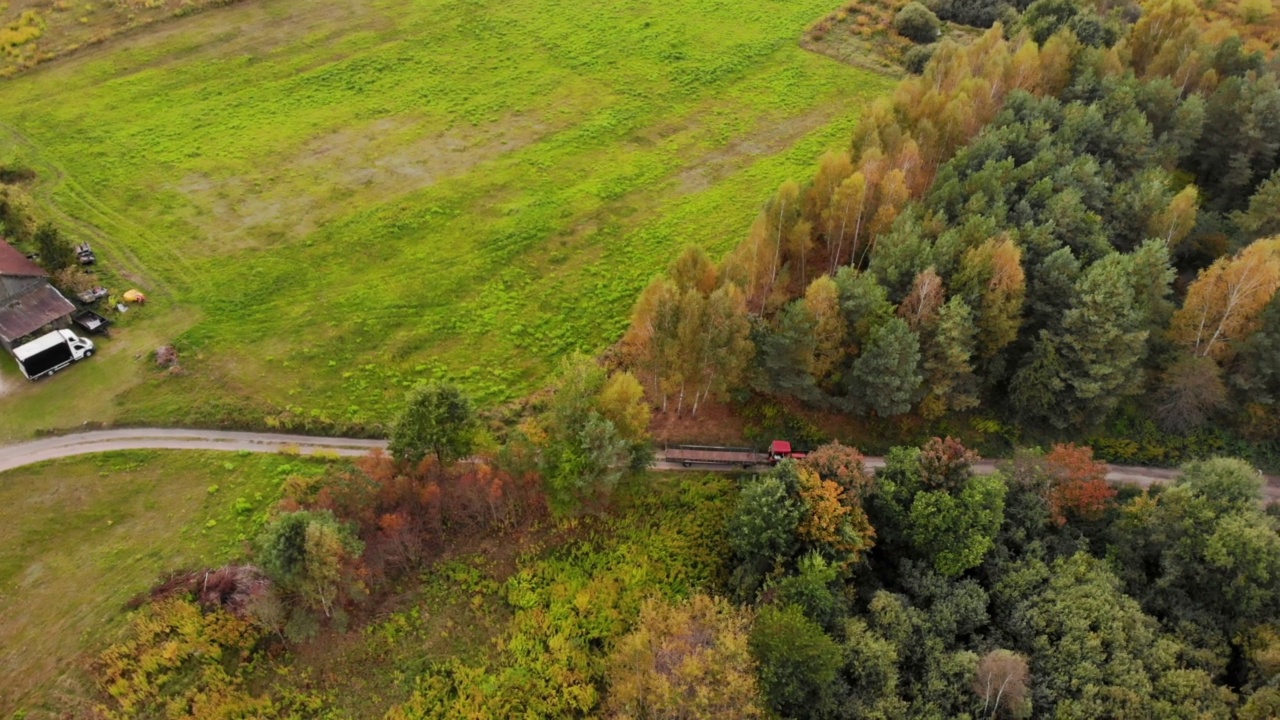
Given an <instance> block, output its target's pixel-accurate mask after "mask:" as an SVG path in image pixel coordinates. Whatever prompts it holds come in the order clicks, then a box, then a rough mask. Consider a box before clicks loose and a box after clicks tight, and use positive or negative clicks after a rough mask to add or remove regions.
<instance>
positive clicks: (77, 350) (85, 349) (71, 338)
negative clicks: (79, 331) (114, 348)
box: [58, 330, 96, 360]
mask: <svg viewBox="0 0 1280 720" xmlns="http://www.w3.org/2000/svg"><path fill="white" fill-rule="evenodd" d="M58 332H59V333H61V334H62V336H63V337H64V338H66V340H67V345H68V346H69V347H70V348H71V355H72V356H73V357H74V358H75V359H76V360H83V359H85V358H87V357H89V356H90V355H92V354H93V351H94V350H95V349H96V348H95V346H94V344H93V341H92V340H90V339H89V338H84V337H80V336H79V335H76V334H75V333H73V332H71V331H70V330H59V331H58Z"/></svg>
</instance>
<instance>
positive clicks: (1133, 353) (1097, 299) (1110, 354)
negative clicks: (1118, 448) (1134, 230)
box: [1060, 254, 1147, 425]
mask: <svg viewBox="0 0 1280 720" xmlns="http://www.w3.org/2000/svg"><path fill="white" fill-rule="evenodd" d="M1132 266H1133V265H1132V263H1131V262H1130V261H1129V259H1128V258H1127V257H1125V256H1123V255H1120V254H1114V255H1111V256H1108V257H1106V258H1104V259H1102V260H1099V261H1098V262H1096V263H1094V264H1093V265H1092V266H1091V267H1090V268H1089V269H1088V270H1086V271H1085V273H1084V275H1082V276H1081V277H1080V281H1079V282H1078V283H1076V293H1077V297H1078V299H1077V302H1076V305H1075V307H1073V308H1071V309H1070V310H1068V311H1067V312H1066V313H1065V315H1064V316H1063V321H1062V337H1061V341H1060V347H1061V351H1062V357H1063V360H1064V365H1065V370H1066V372H1065V374H1064V376H1063V379H1064V381H1065V382H1066V384H1067V389H1068V390H1069V392H1070V407H1071V420H1072V422H1074V423H1077V424H1079V425H1090V424H1093V423H1096V422H1098V421H1100V420H1101V419H1102V418H1103V417H1105V416H1106V414H1107V413H1109V412H1110V411H1111V410H1112V409H1113V408H1114V407H1115V406H1116V404H1117V403H1118V401H1119V398H1120V396H1122V395H1126V394H1134V393H1138V392H1141V390H1142V388H1141V385H1140V380H1141V371H1142V368H1141V366H1140V365H1139V363H1140V361H1141V360H1142V359H1143V357H1144V356H1145V355H1146V340H1147V331H1146V330H1143V329H1142V326H1143V317H1142V315H1141V313H1140V312H1139V309H1138V307H1137V306H1136V303H1135V301H1134V293H1133V287H1132V285H1130V284H1129V280H1130V274H1131V269H1132Z"/></svg>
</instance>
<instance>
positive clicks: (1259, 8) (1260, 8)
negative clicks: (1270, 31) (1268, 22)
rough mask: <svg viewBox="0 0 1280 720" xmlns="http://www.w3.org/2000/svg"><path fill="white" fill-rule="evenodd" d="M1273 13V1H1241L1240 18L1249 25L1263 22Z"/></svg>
mask: <svg viewBox="0 0 1280 720" xmlns="http://www.w3.org/2000/svg"><path fill="white" fill-rule="evenodd" d="M1272 12H1273V8H1272V6H1271V0H1240V18H1241V19H1242V20H1244V21H1245V23H1246V24H1248V25H1253V24H1255V23H1259V22H1262V21H1263V20H1265V19H1267V18H1268V17H1270V16H1271V13H1272Z"/></svg>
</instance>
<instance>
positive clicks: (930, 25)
mask: <svg viewBox="0 0 1280 720" xmlns="http://www.w3.org/2000/svg"><path fill="white" fill-rule="evenodd" d="M941 28H942V23H941V22H939V20H938V16H937V15H934V14H933V11H932V10H930V9H929V8H927V7H925V6H924V5H921V4H920V3H919V2H915V0H912V2H909V3H907V4H906V5H905V6H904V7H903V8H902V9H901V10H899V11H898V14H897V15H895V16H894V18H893V29H894V30H897V31H898V34H899V35H901V36H902V37H905V38H907V39H908V40H911V41H912V42H917V43H931V42H933V41H934V40H937V39H938V33H939V31H940V30H941Z"/></svg>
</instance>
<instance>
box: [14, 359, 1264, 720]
mask: <svg viewBox="0 0 1280 720" xmlns="http://www.w3.org/2000/svg"><path fill="white" fill-rule="evenodd" d="M633 383H635V381H634V380H633V379H630V377H629V376H628V375H626V374H625V373H615V374H612V375H610V374H608V373H606V372H605V371H603V370H601V369H599V368H596V367H595V366H594V365H593V364H592V363H590V361H587V360H585V359H581V360H572V361H570V362H569V363H568V364H566V366H565V367H564V368H563V370H562V373H561V379H560V381H559V382H558V383H557V385H556V390H555V392H554V393H553V394H552V395H551V396H550V397H548V398H545V400H544V401H543V402H542V403H541V404H540V406H539V408H538V411H537V412H536V413H535V414H534V415H532V416H531V417H530V418H529V419H528V420H527V422H526V423H525V425H524V426H523V428H522V432H521V433H520V434H519V435H517V436H514V437H512V439H511V441H510V442H509V443H507V444H504V445H501V446H497V447H491V448H489V449H487V450H477V447H478V445H477V444H476V443H477V441H478V440H480V439H481V438H479V437H478V436H477V435H476V434H475V432H476V430H475V428H474V425H473V424H472V419H471V417H470V414H469V413H468V412H467V411H466V409H465V408H462V409H459V408H461V407H462V406H460V405H459V404H458V403H457V397H458V396H457V394H456V388H452V387H446V386H434V387H431V388H427V389H424V390H420V391H417V392H415V393H414V394H413V395H412V397H411V399H410V403H409V406H408V409H406V411H405V412H404V413H403V415H402V417H401V422H400V423H398V424H397V434H396V436H395V440H396V454H395V455H394V456H390V455H386V454H384V453H382V452H380V451H377V452H374V453H372V454H370V455H368V456H366V457H364V458H362V459H360V460H358V461H356V462H355V463H354V464H348V463H333V464H329V465H325V464H323V463H301V462H300V461H297V460H291V459H289V458H267V459H265V460H263V461H262V462H263V466H262V467H261V468H259V472H260V473H261V474H260V476H259V477H260V478H261V482H262V484H261V485H248V486H247V485H242V484H236V485H232V486H231V487H230V489H231V490H232V491H233V492H236V493H242V492H247V491H249V490H250V489H252V488H253V487H263V488H264V493H265V494H266V495H267V497H268V498H269V502H270V509H269V510H268V511H267V512H266V513H263V514H261V515H260V514H258V512H257V511H256V510H254V511H253V513H252V518H253V520H252V522H251V525H252V532H246V531H247V530H248V529H249V528H248V527H247V526H244V525H240V526H237V527H236V529H235V532H236V533H237V534H236V535H235V537H236V540H237V541H243V542H242V544H240V545H239V550H238V551H237V552H232V553H224V552H222V551H221V549H220V546H219V545H217V544H215V545H214V546H213V549H212V551H210V552H209V555H208V557H209V558H210V559H211V560H212V564H209V565H207V566H205V565H194V566H193V565H190V564H188V565H185V566H183V567H182V569H181V571H179V572H172V573H169V574H166V575H164V576H163V577H162V578H161V581H159V582H157V583H156V584H154V585H153V586H152V587H151V589H150V591H149V592H147V593H144V594H142V595H139V596H138V598H139V601H138V604H137V611H136V612H135V613H133V614H131V615H130V616H129V617H128V626H127V628H126V629H125V630H124V631H123V632H122V633H120V634H119V635H117V636H115V637H114V638H107V639H98V640H97V641H96V642H85V641H84V640H83V639H81V641H80V647H81V648H82V649H83V650H84V651H85V652H86V653H87V654H86V655H85V656H83V659H82V661H81V665H80V667H82V668H84V669H83V675H82V678H83V681H84V682H83V684H81V685H79V686H78V687H77V688H75V689H76V691H77V694H68V695H62V696H58V695H54V696H52V697H51V699H50V700H48V701H47V702H46V704H45V705H44V706H41V707H33V706H31V705H28V706H27V707H26V708H24V710H23V711H22V712H25V713H27V714H26V716H27V717H44V716H46V715H44V714H43V713H44V712H45V709H46V708H48V709H52V708H59V709H61V708H66V707H70V706H69V705H68V703H69V702H72V701H74V702H75V703H78V707H81V708H84V709H85V711H89V709H90V708H92V712H93V713H95V714H96V715H97V716H100V717H108V718H112V717H119V718H125V717H129V718H134V717H157V718H159V717H167V718H184V717H200V718H205V717H227V718H236V717H254V718H272V717H276V718H308V717H369V718H372V717H385V718H388V719H389V720H408V719H419V718H440V719H442V720H443V719H444V718H454V717H460V716H467V717H476V718H505V717H512V716H535V717H598V716H606V717H648V716H653V715H655V714H662V715H668V716H669V715H674V716H680V717H696V718H721V717H731V718H765V717H785V718H801V719H808V718H851V719H852V718H866V717H880V718H978V717H983V718H990V717H1010V718H1096V717H1100V716H1108V715H1112V714H1115V713H1117V712H1119V713H1121V714H1123V715H1125V716H1128V715H1134V716H1140V717H1187V718H1200V717H1240V718H1265V717H1270V715H1271V714H1272V713H1273V712H1274V709H1275V707H1276V704H1277V702H1278V701H1280V698H1278V697H1277V695H1276V693H1275V690H1274V682H1275V679H1276V677H1277V672H1278V671H1280V667H1277V665H1276V663H1275V662H1274V656H1275V653H1276V644H1277V642H1280V628H1278V627H1277V626H1276V625H1275V618H1276V617H1277V614H1278V613H1280V534H1277V529H1278V524H1280V523H1278V521H1277V517H1276V513H1275V506H1272V507H1271V508H1264V506H1263V504H1262V494H1261V491H1262V477H1261V476H1260V475H1259V473H1258V472H1257V470H1255V469H1254V468H1252V467H1250V466H1249V465H1248V464H1247V463H1245V462H1243V461H1240V460H1235V459H1230V458H1216V459H1213V460H1209V461H1204V462H1196V463H1190V464H1188V465H1186V466H1184V467H1183V468H1182V470H1181V473H1180V475H1179V476H1178V477H1177V478H1175V479H1174V480H1173V481H1172V482H1171V484H1170V486H1168V487H1162V486H1156V487H1154V488H1152V489H1150V490H1139V489H1137V488H1128V487H1121V488H1117V487H1113V486H1111V485H1109V484H1108V483H1107V482H1106V480H1105V473H1106V468H1105V466H1104V465H1102V464H1101V463H1099V462H1098V461H1097V460H1096V459H1095V458H1094V457H1093V454H1092V451H1091V450H1090V449H1089V448H1087V447H1079V446H1074V445H1057V446H1054V447H1052V448H1051V449H1049V450H1048V451H1043V450H1037V449H1032V450H1026V451H1021V452H1019V453H1018V454H1017V455H1015V456H1014V457H1013V458H1012V459H1010V460H1008V461H1005V462H1003V463H1001V465H1000V466H999V469H998V471H997V472H995V473H994V474H988V475H978V474H975V473H974V471H973V467H972V464H973V462H974V461H975V460H976V455H975V454H974V453H972V452H971V451H969V450H968V449H967V448H965V447H964V446H963V445H962V444H961V443H960V442H958V441H957V440H955V439H953V438H933V439H931V440H929V441H927V442H925V443H924V444H923V445H922V446H921V447H897V448H894V449H893V450H892V451H891V452H890V453H889V456H888V458H887V466H886V467H885V468H883V469H882V470H879V471H877V472H874V473H873V472H871V471H870V470H868V469H867V468H866V467H865V465H864V462H863V456H862V454H861V453H860V452H859V451H858V450H857V449H855V448H852V447H848V446H844V445H841V444H839V443H830V444H827V445H824V446H822V447H819V448H817V449H816V450H815V451H814V452H812V453H810V454H809V455H807V456H806V457H805V458H803V459H801V460H799V461H795V460H785V461H783V462H781V463H780V464H778V465H777V466H776V467H774V468H773V469H771V470H770V471H768V472H767V473H763V474H758V475H754V474H745V475H741V476H733V475H728V474H700V473H689V472H673V473H654V472H645V471H643V470H637V469H635V468H636V465H635V463H634V462H633V459H632V458H631V457H629V456H628V454H627V453H626V452H621V450H622V449H623V448H625V447H626V444H625V442H622V441H626V440H628V439H631V440H632V441H633V442H635V443H636V444H638V443H639V442H640V441H642V440H643V439H644V438H643V437H638V438H632V437H630V436H629V435H628V431H627V430H625V428H626V427H627V424H628V420H629V419H638V418H639V417H640V416H641V415H642V414H643V413H644V412H645V410H646V408H645V406H644V403H643V400H642V399H640V395H639V388H638V386H637V387H635V389H634V392H632V391H620V390H619V388H626V387H629V386H631V385H632V384H633ZM620 397H621V398H629V399H627V400H625V401H622V402H619V398H620ZM464 404H465V403H464ZM424 418H435V419H436V420H435V421H434V422H424V421H423V419H424ZM587 428H592V429H591V430H585V429H587ZM575 429H576V430H578V431H577V432H574V431H575ZM610 439H615V440H617V441H618V442H611V440H610ZM481 444H483V443H481ZM611 448H617V449H616V450H614V449H611ZM467 449H469V450H470V451H471V453H472V454H471V455H469V456H466V457H465V458H463V459H461V460H456V459H454V458H458V457H461V456H462V453H463V452H464V451H465V450H467ZM164 457H165V456H158V455H147V456H112V457H111V458H108V459H106V460H105V461H104V460H98V461H93V460H89V461H80V462H81V463H82V465H84V466H87V467H90V468H92V467H95V466H94V465H93V464H92V463H94V462H98V463H102V462H111V461H112V459H114V461H115V462H119V461H120V460H121V459H125V460H127V459H129V458H134V459H135V461H136V462H137V466H135V468H134V469H138V468H139V467H140V468H141V469H144V470H145V469H146V468H147V467H148V464H151V466H152V468H153V469H161V468H163V469H172V470H186V471H188V472H189V473H190V476H191V477H202V478H203V477H207V476H208V475H209V474H210V473H217V472H218V469H217V468H216V467H212V466H210V465H209V464H208V462H207V460H205V461H202V462H198V463H196V464H195V465H192V466H188V467H182V466H179V465H176V464H173V463H172V461H170V460H166V459H164ZM196 457H197V458H200V457H201V456H196ZM441 457H443V458H445V461H444V462H443V463H442V462H441V461H440V458H441ZM158 461H162V462H158ZM52 467H56V466H45V467H44V468H40V469H37V471H36V472H34V473H31V475H33V476H34V477H35V478H36V479H37V482H38V481H40V480H47V478H48V477H49V474H48V473H47V472H45V473H44V474H41V473H40V472H39V471H40V470H45V471H47V470H49V469H51V468H52ZM68 469H69V470H72V471H73V472H74V471H75V470H76V468H68ZM80 469H81V470H83V467H82V468H80ZM570 469H572V473H571V474H570V473H569V472H568V471H569V470H570ZM10 475H11V476H12V474H10ZM566 475H570V476H571V477H573V478H576V481H575V482H572V483H566V482H564V480H563V478H564V477H566ZM281 478H283V480H282V479H281ZM5 479H9V478H5ZM213 487H214V486H211V487H210V488H209V489H208V490H206V491H205V493H206V494H210V495H212V494H214V492H213ZM26 492H27V493H30V492H31V488H28V489H27V491H26ZM221 492H223V490H222V489H221V488H219V490H218V491H217V493H218V494H220V493H221ZM206 504H207V502H206ZM237 504H239V501H237ZM212 510H213V513H214V514H217V513H218V512H219V511H218V510H217V509H216V508H213V509H212ZM201 518H202V516H200V515H197V519H201ZM205 525H206V527H208V528H215V527H218V526H217V525H215V524H211V523H209V522H207V521H206V523H205ZM223 537H224V538H225V537H229V534H228V535H226V536H223ZM190 560H191V558H183V559H182V560H180V561H187V562H189V561H190ZM171 561H172V560H171ZM132 570H133V568H125V569H124V570H123V571H124V572H131V571H132ZM152 577H154V575H153V576H152ZM112 580H114V578H101V579H100V580H97V581H93V582H91V583H90V584H88V585H87V586H86V587H85V588H84V590H83V592H86V593H91V592H94V591H95V590H97V589H98V587H99V585H98V583H108V582H112ZM30 592H31V591H30V590H27V591H25V592H24V593H22V594H20V595H19V597H20V598H22V597H25V595H26V594H29V593H30ZM123 595H124V594H123V593H122V594H121V597H123ZM98 606H99V607H102V608H103V609H104V610H106V609H107V608H106V602H105V599H101V600H100V601H99V602H98ZM111 610H114V608H112V609H111ZM108 612H110V610H108ZM116 612H117V614H116V617H117V618H119V617H120V616H119V614H118V611H116ZM61 629H62V627H61V626H59V630H61ZM55 637H56V636H55ZM61 640H62V641H63V642H66V641H67V640H68V638H65V637H62V638H61ZM46 642H50V641H48V640H47V641H46ZM108 643H110V644H108Z"/></svg>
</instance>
